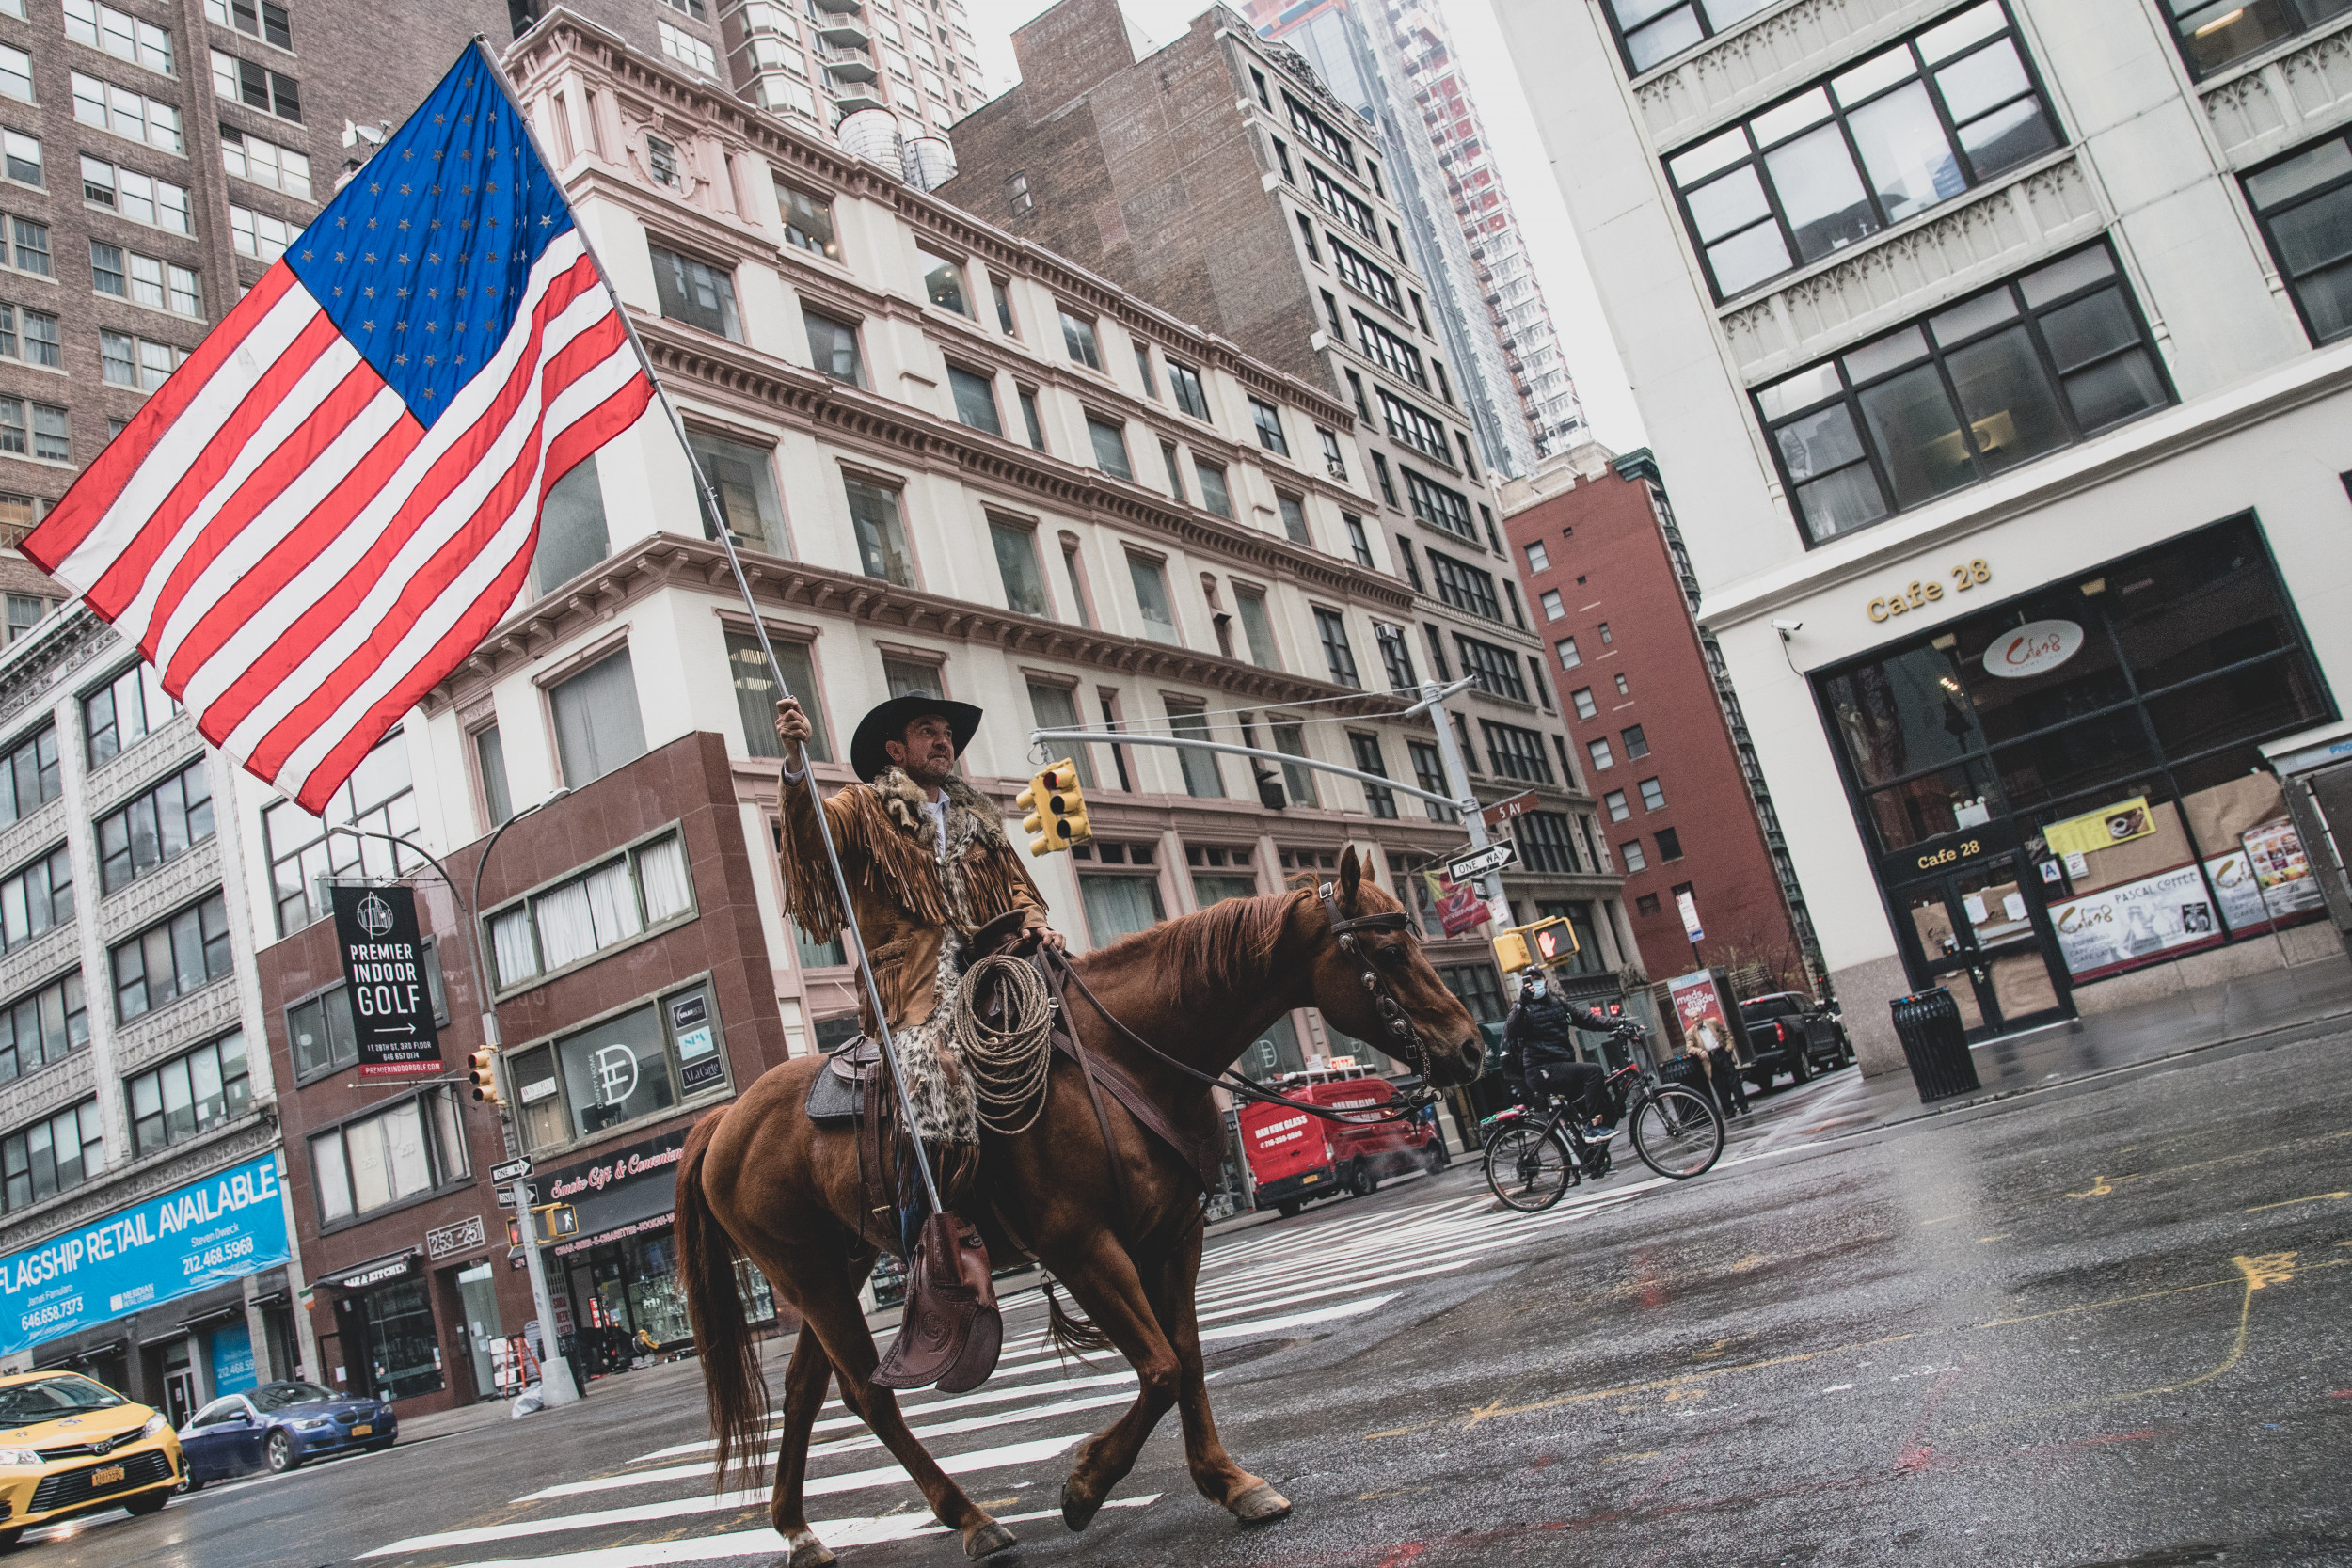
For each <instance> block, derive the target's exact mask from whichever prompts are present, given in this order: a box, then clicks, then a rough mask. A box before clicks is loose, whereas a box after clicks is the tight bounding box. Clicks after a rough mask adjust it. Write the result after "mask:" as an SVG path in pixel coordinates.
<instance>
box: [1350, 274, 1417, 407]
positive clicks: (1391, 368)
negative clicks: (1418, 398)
mask: <svg viewBox="0 0 2352 1568" xmlns="http://www.w3.org/2000/svg"><path fill="white" fill-rule="evenodd" d="M1324 297H1325V298H1329V297H1330V296H1329V295H1325V296H1324ZM1350 313H1351V314H1352V315H1354V316H1355V318H1356V340H1357V341H1358V342H1359V343H1360V344H1361V345H1362V346H1363V351H1364V356H1365V357H1366V358H1368V359H1370V360H1371V361H1372V362H1373V363H1374V364H1375V365H1378V366H1379V367H1380V368H1381V369H1383V370H1385V371H1387V372H1389V373H1390V374H1391V375H1393V376H1397V377H1399V378H1400V379H1402V380H1406V381H1409V382H1411V383H1412V384H1413V385H1414V386H1416V387H1419V388H1421V389H1422V390H1423V391H1427V390H1428V389H1429V376H1428V373H1427V372H1425V371H1424V370H1422V362H1421V350H1419V349H1417V348H1415V347H1414V346H1413V345H1412V344H1411V343H1409V342H1407V341H1406V340H1405V339H1403V338H1401V337H1399V336H1397V334H1395V333H1393V332H1391V331H1390V330H1389V329H1388V328H1387V327H1385V326H1383V325H1380V324H1379V323H1378V322H1376V321H1374V320H1373V319H1372V318H1371V317H1370V316H1367V315H1365V314H1364V313H1363V312H1362V311H1361V310H1356V311H1352V312H1350Z"/></svg>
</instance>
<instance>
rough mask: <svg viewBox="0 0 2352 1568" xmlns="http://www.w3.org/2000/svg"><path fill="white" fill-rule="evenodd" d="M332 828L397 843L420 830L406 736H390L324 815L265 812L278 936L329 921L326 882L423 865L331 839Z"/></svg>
mask: <svg viewBox="0 0 2352 1568" xmlns="http://www.w3.org/2000/svg"><path fill="white" fill-rule="evenodd" d="M329 822H334V823H338V824H348V825H350V826H352V827H355V828H358V829H360V830H362V831H363V832H377V833H389V834H392V835H395V836H397V835H399V834H402V833H412V832H416V831H417V799H416V791H415V790H414V788H413V787H412V785H411V781H410V778H409V772H408V741H407V737H406V736H405V735H404V734H403V733H402V732H400V731H398V730H395V731H393V732H392V733H391V734H390V735H389V736H385V737H384V738H383V739H382V740H380V741H378V742H377V743H376V747H375V750H373V751H372V752H369V753H368V754H367V755H366V756H365V757H363V758H361V759H360V762H359V766H358V768H356V769H354V770H353V772H352V775H351V777H350V779H349V780H347V781H346V782H345V783H344V784H343V785H342V788H340V789H338V790H336V791H335V794H334V796H333V798H332V799H330V800H328V801H327V805H326V815H325V816H323V817H320V816H311V815H310V813H308V812H306V811H304V810H303V809H302V808H301V807H300V806H297V805H295V804H294V802H293V801H292V800H272V801H271V802H270V803H269V804H268V805H267V806H265V807H263V808H262V840H263V842H264V847H266V849H267V851H268V854H269V863H270V881H271V885H272V886H273V888H274V889H275V890H276V897H277V900H278V935H279V936H281V937H284V936H292V935H293V934H294V932H296V931H298V930H300V929H302V927H305V926H308V925H309V924H310V922H312V921H313V920H321V919H324V918H326V913H327V911H328V909H329V907H330V900H329V898H328V895H327V891H326V882H327V879H329V878H332V877H345V876H365V877H387V878H388V877H399V876H405V875H407V874H408V873H409V872H412V871H415V870H417V869H419V868H420V867H422V866H423V865H424V864H426V862H425V859H424V857H423V856H422V855H421V854H420V853H418V852H417V851H416V850H414V849H411V848H408V847H405V846H402V845H396V844H388V843H386V842H385V841H384V840H383V839H380V838H359V839H355V838H350V837H347V836H345V835H344V834H342V833H330V832H327V831H326V827H327V824H328V823H329Z"/></svg>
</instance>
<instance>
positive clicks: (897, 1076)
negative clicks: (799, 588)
mask: <svg viewBox="0 0 2352 1568" xmlns="http://www.w3.org/2000/svg"><path fill="white" fill-rule="evenodd" d="M473 46H474V49H475V51H476V52H477V53H478V54H480V55H481V56H482V59H483V63H484V64H485V66H486V67H488V69H489V71H490V73H491V75H492V77H493V78H495V79H496V80H497V82H498V85H499V91H500V92H501V93H502V94H504V95H505V98H506V102H507V103H508V104H509V105H511V106H512V107H513V109H514V111H515V118H516V119H517V120H518V121H519V122H520V123H521V125H522V128H523V135H525V136H526V137H528V138H529V139H530V142H531V149H532V151H533V152H534V153H536V154H537V155H538V158H539V162H540V164H541V166H544V167H545V168H546V169H547V171H548V176H549V177H550V178H556V166H555V164H554V162H553V161H552V160H551V159H549V158H548V151H547V149H546V147H544V146H543V145H541V143H540V141H539V133H538V132H537V131H536V130H535V129H534V128H533V127H532V123H531V116H530V115H529V114H528V113H527V112H526V111H525V110H524V108H523V106H522V104H521V103H519V102H518V101H517V100H516V97H515V91H514V87H513V85H512V84H510V83H509V82H508V81H507V79H506V72H505V71H504V69H503V68H501V66H500V64H499V62H498V60H497V58H496V57H495V56H493V55H491V53H490V49H489V44H488V41H487V40H486V39H485V36H484V35H483V34H480V33H476V34H475V35H474V36H473ZM559 188H560V181H559ZM572 228H573V232H574V233H576V234H578V235H579V236H580V248H581V249H582V250H583V251H585V252H586V253H587V257H588V260H589V262H590V264H592V265H593V266H595V268H596V277H597V280H598V281H599V282H601V283H602V284H603V285H604V292H605V297H606V298H608V299H610V300H612V312H613V314H614V315H616V316H618V317H619V318H620V321H621V330H622V331H624V332H626V333H628V345H629V347H630V348H632V349H634V350H635V351H636V353H637V362H638V364H639V365H640V366H642V367H643V368H644V372H645V379H646V380H647V381H649V382H651V383H652V384H653V392H654V396H655V397H656V398H658V399H659V400H660V404H661V409H662V412H663V413H665V414H667V415H669V416H670V428H671V430H672V431H674V432H675V433H676V436H677V444H678V450H680V451H683V452H685V454H686V466H687V467H689V468H691V469H692V470H693V474H694V491H695V497H696V499H697V501H698V502H699V504H700V507H701V510H702V512H703V515H704V517H705V518H706V520H707V526H708V527H709V528H710V530H711V531H714V532H715V533H717V535H718V538H719V545H720V547H721V548H723V549H724V550H725V551H726V555H727V567H728V569H729V570H730V571H732V572H733V573H734V574H735V586H736V587H737V588H738V589H739V591H740V592H741V593H742V595H743V608H744V609H745V610H747V611H749V612H750V614H751V618H752V631H753V633H754V635H755V636H756V637H758V639H759V651H760V653H761V655H762V656H763V657H766V659H767V660H768V671H769V673H770V674H771V676H772V677H773V678H774V680H775V683H776V690H777V691H779V692H781V693H782V694H784V695H785V696H787V697H788V696H790V695H791V694H792V689H791V688H790V687H789V686H788V685H787V684H786V682H785V678H784V666H783V664H782V663H780V662H779V661H778V660H777V658H776V649H775V644H774V643H772V642H771V641H769V639H768V623H767V622H766V621H765V620H763V619H762V618H761V616H760V613H759V605H758V602H757V601H756V600H755V599H754V598H753V597H752V584H751V579H750V578H747V577H745V576H744V575H743V558H742V557H741V556H739V555H738V554H737V553H736V549H735V537H734V535H733V534H732V533H730V532H729V531H728V530H727V524H726V515H725V514H724V513H723V512H722V511H720V509H719V498H718V495H717V493H716V492H715V491H713V490H712V489H711V487H710V481H709V479H708V478H707V477H706V476H705V475H704V473H703V466H702V464H701V462H700V461H699V460H698V459H696V457H695V456H694V448H693V445H692V443H691V442H690V441H688V440H687V438H686V421H685V420H681V419H679V418H678V412H677V405H676V404H674V403H672V402H671V401H670V394H669V391H668V389H667V388H664V387H663V386H662V385H661V378H660V376H659V375H656V374H655V373H654V368H653V358H652V356H650V355H648V354H646V352H645V345H644V341H642V340H640V339H639V338H638V336H637V324H636V323H635V322H633V321H631V320H630V319H629V314H628V307H626V306H624V305H623V304H622V303H621V297H620V295H619V294H617V293H614V292H613V290H612V274H610V273H608V272H607V271H605V266H604V259H603V258H602V257H600V256H598V255H597V254H596V244H595V242H593V241H592V240H590V239H589V238H588V230H586V229H584V228H582V227H581V226H580V221H579V217H578V215H577V214H575V215H574V217H573V224H572ZM800 752H801V779H802V782H803V783H804V784H807V786H808V794H809V801H810V804H812V805H813V806H815V807H816V810H817V834H818V837H819V838H820V839H822V840H823V841H824V845H825V864H826V867H827V868H828V869H829V870H830V871H831V872H832V873H833V885H834V892H835V893H836V895H838V896H839V897H840V899H841V913H842V917H843V922H844V923H843V926H842V929H843V931H845V932H846V933H847V934H848V936H849V939H850V961H851V962H853V963H855V964H856V965H857V968H858V974H859V975H860V976H861V977H862V978H863V979H864V980H865V982H866V1001H867V1003H868V1005H870V1006H872V1008H873V1009H874V1026H875V1028H876V1030H877V1031H878V1032H879V1033H880V1034H881V1036H882V1057H883V1059H884V1060H885V1061H886V1062H887V1063H888V1064H889V1068H890V1082H891V1083H892V1085H895V1086H896V1088H897V1091H898V1114H899V1116H900V1117H903V1118H904V1120H905V1123H906V1127H907V1130H908V1132H910V1133H911V1134H912V1133H914V1131H915V1123H914V1101H913V1099H912V1098H911V1097H910V1096H909V1095H908V1093H907V1083H906V1075H905V1074H903V1073H901V1072H900V1071H899V1070H898V1042H897V1041H896V1040H895V1039H894V1038H892V1037H891V1033H890V1014H889V1011H888V1010H887V1009H886V1008H885V1007H884V1006H882V988H881V986H879V985H878V984H877V983H876V982H875V979H874V966H873V965H872V964H870V963H868V962H867V961H866V937H865V934H864V933H863V932H861V931H860V930H859V929H858V924H857V907H856V906H855V905H854V904H852V903H851V902H850V881H849V879H848V878H847V877H846V876H844V875H843V874H842V871H841V853H840V851H839V849H837V848H836V847H834V842H833V824H832V823H831V822H829V821H827V820H826V818H825V799H824V797H823V796H822V795H820V794H818V790H817V769H816V768H815V767H814V766H812V765H811V763H810V761H809V755H808V746H807V743H806V742H803V743H802V745H801V748H800ZM783 787H784V788H786V789H789V788H791V787H792V781H791V780H790V779H788V778H787V779H786V780H785V781H784V783H783ZM909 1141H910V1142H912V1143H913V1144H914V1164H915V1168H916V1169H917V1170H919V1171H920V1172H921V1173H922V1176H923V1192H924V1196H927V1197H929V1198H930V1204H931V1212H933V1213H935V1214H936V1213H944V1212H946V1206H945V1205H944V1204H942V1203H941V1202H940V1200H939V1183H938V1182H937V1181H936V1180H933V1178H932V1176H931V1162H930V1155H929V1154H927V1153H926V1152H925V1151H924V1148H923V1140H922V1138H921V1137H920V1136H919V1135H915V1136H913V1137H911V1138H910V1140H909Z"/></svg>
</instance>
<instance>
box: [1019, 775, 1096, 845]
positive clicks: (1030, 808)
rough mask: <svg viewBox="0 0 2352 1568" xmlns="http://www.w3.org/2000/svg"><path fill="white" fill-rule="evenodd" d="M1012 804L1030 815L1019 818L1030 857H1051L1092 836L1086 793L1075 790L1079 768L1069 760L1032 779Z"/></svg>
mask: <svg viewBox="0 0 2352 1568" xmlns="http://www.w3.org/2000/svg"><path fill="white" fill-rule="evenodd" d="M1013 804H1014V805H1016V806H1019V807H1020V808H1021V809H1022V810H1023V811H1025V812H1027V813H1028V814H1029V815H1028V816H1025V817H1023V818H1022V820H1021V831H1022V832H1025V833H1027V834H1029V835H1030V836H1029V853H1030V854H1032V855H1050V854H1052V853H1053V852H1054V851H1055V850H1057V849H1067V848H1069V847H1071V846H1072V845H1073V844H1084V843H1085V842H1086V841H1087V840H1088V839H1090V838H1092V837H1093V836H1094V829H1093V827H1092V826H1091V825H1090V824H1089V822H1088V821H1087V798H1086V794H1085V792H1084V791H1083V790H1081V789H1080V788H1079V787H1078V766H1077V764H1075V763H1073V762H1072V761H1071V760H1070V759H1069V758H1068V757H1064V758H1062V760H1061V761H1059V762H1057V763H1056V764H1054V766H1053V767H1051V768H1047V769H1046V770H1045V771H1044V772H1042V773H1040V774H1038V775H1037V776H1036V777H1035V778H1033V779H1031V780H1030V781H1029V787H1028V788H1026V789H1025V790H1023V791H1022V792H1021V793H1020V794H1019V795H1017V796H1015V797H1014V798H1013Z"/></svg>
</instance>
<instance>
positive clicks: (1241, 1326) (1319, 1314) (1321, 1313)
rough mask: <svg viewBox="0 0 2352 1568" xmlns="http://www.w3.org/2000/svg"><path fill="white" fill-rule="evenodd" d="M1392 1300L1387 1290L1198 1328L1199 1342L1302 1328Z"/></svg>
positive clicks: (1357, 1313)
mask: <svg viewBox="0 0 2352 1568" xmlns="http://www.w3.org/2000/svg"><path fill="white" fill-rule="evenodd" d="M1395 1299H1396V1292H1394V1291H1391V1292H1390V1293H1389V1294H1387V1295H1385V1296H1367V1297H1365V1298H1364V1299H1363V1300H1361V1301H1349V1302H1343V1303H1341V1304H1340V1305H1339V1306H1337V1307H1323V1308H1321V1309H1320V1310H1318V1311H1313V1312H1300V1313H1297V1314H1295V1316H1292V1317H1287V1318H1261V1319H1259V1320H1258V1321H1257V1322H1256V1323H1234V1324H1232V1325H1231V1326H1230V1327H1226V1328H1204V1329H1202V1330H1201V1331H1200V1341H1201V1343H1203V1344H1206V1343H1208V1342H1209V1341H1210V1340H1212V1339H1248V1338H1259V1337H1262V1336H1264V1335H1267V1334H1271V1333H1272V1332H1274V1331H1275V1330H1276V1329H1282V1328H1306V1327H1310V1326H1311V1325H1312V1324H1315V1323H1335V1322H1337V1321H1338V1320H1340V1319H1342V1318H1354V1317H1360V1316H1361V1315H1362V1314H1364V1313H1366V1312H1376V1311H1378V1310H1379V1309H1380V1308H1381V1307H1386V1306H1387V1305H1388V1304H1389V1303H1390V1302H1392V1301H1394V1300H1395Z"/></svg>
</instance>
